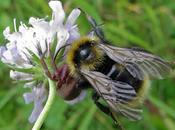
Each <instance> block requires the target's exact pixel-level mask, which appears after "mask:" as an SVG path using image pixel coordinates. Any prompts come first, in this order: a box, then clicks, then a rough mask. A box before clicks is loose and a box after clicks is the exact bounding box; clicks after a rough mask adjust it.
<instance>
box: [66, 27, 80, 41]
mask: <svg viewBox="0 0 175 130" xmlns="http://www.w3.org/2000/svg"><path fill="white" fill-rule="evenodd" d="M69 35H70V36H69V39H68V40H67V43H68V44H70V43H73V42H74V41H75V40H77V39H79V38H80V33H79V30H78V27H74V28H72V29H71V30H69Z"/></svg>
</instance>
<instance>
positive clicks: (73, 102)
mask: <svg viewBox="0 0 175 130" xmlns="http://www.w3.org/2000/svg"><path fill="white" fill-rule="evenodd" d="M85 97H86V90H82V91H81V93H80V95H79V96H78V97H76V98H75V99H73V100H70V101H65V102H66V103H68V104H70V105H74V104H76V103H79V102H81V101H82V100H83V99H84V98H85Z"/></svg>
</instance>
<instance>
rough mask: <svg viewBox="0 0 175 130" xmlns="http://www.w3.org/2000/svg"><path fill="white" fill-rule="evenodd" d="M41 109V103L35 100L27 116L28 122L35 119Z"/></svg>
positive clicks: (32, 121)
mask: <svg viewBox="0 0 175 130" xmlns="http://www.w3.org/2000/svg"><path fill="white" fill-rule="evenodd" d="M42 110H43V106H42V104H41V103H39V102H36V103H35V104H34V109H33V111H32V113H31V115H30V117H29V122H30V123H34V122H35V121H36V120H37V118H38V116H39V115H40V113H41V112H42Z"/></svg>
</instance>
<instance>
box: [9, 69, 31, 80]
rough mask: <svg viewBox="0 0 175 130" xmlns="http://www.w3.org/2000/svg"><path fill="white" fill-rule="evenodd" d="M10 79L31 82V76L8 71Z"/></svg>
mask: <svg viewBox="0 0 175 130" xmlns="http://www.w3.org/2000/svg"><path fill="white" fill-rule="evenodd" d="M10 77H11V78H12V79H14V80H33V75H32V74H28V73H23V72H18V71H13V70H10Z"/></svg>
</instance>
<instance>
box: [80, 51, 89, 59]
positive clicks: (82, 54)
mask: <svg viewBox="0 0 175 130" xmlns="http://www.w3.org/2000/svg"><path fill="white" fill-rule="evenodd" d="M80 58H81V60H88V59H90V58H91V50H90V48H85V49H83V50H81V51H80Z"/></svg>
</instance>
